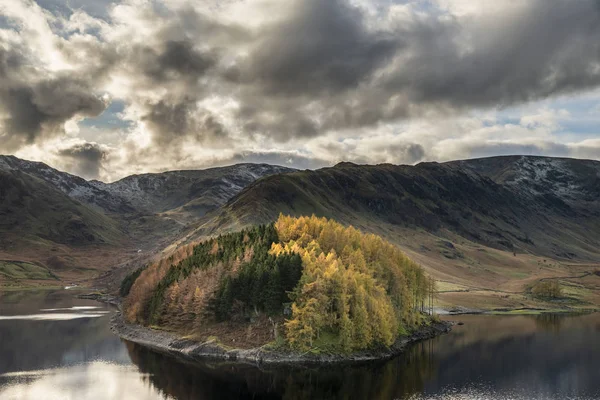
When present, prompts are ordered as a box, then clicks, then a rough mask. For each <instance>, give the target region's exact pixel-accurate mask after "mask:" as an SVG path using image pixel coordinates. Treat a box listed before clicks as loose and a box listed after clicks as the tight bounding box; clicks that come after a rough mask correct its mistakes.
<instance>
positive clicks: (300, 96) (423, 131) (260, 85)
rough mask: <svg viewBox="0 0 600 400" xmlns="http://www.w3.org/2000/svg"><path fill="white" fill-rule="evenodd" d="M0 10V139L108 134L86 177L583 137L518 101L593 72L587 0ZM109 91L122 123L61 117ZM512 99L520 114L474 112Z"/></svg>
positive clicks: (161, 2) (596, 73) (29, 141)
mask: <svg viewBox="0 0 600 400" xmlns="http://www.w3.org/2000/svg"><path fill="white" fill-rule="evenodd" d="M0 11H1V12H2V14H3V16H4V18H3V19H2V23H0V150H2V151H6V152H11V153H17V152H21V153H24V154H27V152H28V151H30V150H28V149H32V148H33V147H35V146H37V147H36V148H37V149H41V148H43V147H44V146H46V147H47V148H48V149H50V153H52V151H53V150H52V149H54V150H55V149H56V147H55V145H54V144H52V143H54V142H53V141H54V140H55V139H57V138H66V139H69V138H72V136H73V135H75V137H77V138H79V139H81V140H82V141H86V142H90V143H91V142H94V143H98V145H100V146H108V147H110V149H113V150H111V151H110V154H108V155H106V156H105V158H104V159H102V163H103V166H104V167H100V168H99V169H98V170H96V169H95V167H94V164H90V165H89V166H88V167H86V168H84V170H85V171H86V173H87V174H88V176H92V175H93V174H94V173H98V174H100V175H101V176H104V177H105V178H106V179H109V178H110V177H113V176H116V174H119V173H125V171H130V172H141V171H140V169H141V168H155V169H169V168H176V167H182V166H189V167H192V166H194V165H196V166H209V165H212V164H219V163H221V162H225V161H226V160H232V161H233V160H240V161H242V160H244V159H246V160H273V162H279V161H281V162H287V161H289V160H291V162H292V164H293V163H296V164H297V165H298V166H321V165H325V164H327V163H334V162H337V161H342V160H349V161H354V162H393V163H415V162H419V161H421V160H431V159H435V160H444V159H448V157H462V156H469V155H492V154H505V153H507V152H520V151H522V152H527V151H529V152H537V151H540V152H546V154H547V153H549V152H550V153H552V152H553V153H552V154H554V153H556V154H559V153H560V154H567V155H569V154H571V155H573V154H596V153H594V151H595V150H593V149H592V150H590V151H589V152H588V151H587V150H586V149H588V148H592V147H593V146H592V147H590V146H591V144H590V143H589V142H584V140H585V139H587V138H583V139H573V138H570V139H569V140H566V139H561V138H560V137H557V136H556V132H557V131H559V130H560V129H561V122H562V121H564V120H565V119H567V118H569V117H568V116H565V115H559V114H556V115H554V114H552V115H543V114H539V115H538V114H534V113H531V112H530V110H525V109H526V107H527V104H530V103H531V102H537V103H543V102H546V101H551V100H552V99H556V98H557V97H560V96H565V95H572V94H576V93H583V92H589V91H591V90H594V89H597V88H598V86H600V5H599V3H598V1H597V0H580V1H577V2H573V1H569V0H556V1H553V2H551V4H550V3H548V2H547V1H545V0H530V1H520V0H519V1H511V2H509V1H505V2H494V4H493V5H488V4H485V5H484V4H483V3H481V4H479V3H477V2H471V1H464V0H413V1H404V2H391V1H386V0H288V1H280V0H248V1H241V2H240V1H214V0H202V1H189V0H120V1H110V0H102V1H101V2H97V1H92V0H73V1H70V2H69V1H67V0H36V1H35V2H34V1H33V0H14V1H10V2H8V1H1V0H0ZM111 101H116V102H118V103H119V104H123V107H122V111H121V110H120V111H119V112H118V113H117V114H115V115H116V117H117V118H119V119H120V120H121V121H122V124H120V125H119V124H114V123H113V124H111V125H110V126H108V125H107V126H105V127H104V128H103V127H102V126H99V124H95V125H94V127H95V129H96V130H102V129H106V132H99V133H98V134H97V135H96V137H94V134H92V133H90V131H89V130H88V131H85V132H87V133H85V135H86V136H85V137H83V136H81V135H84V133H77V129H66V130H65V125H67V126H69V127H71V128H72V126H73V125H74V124H77V123H78V122H79V121H81V120H82V119H84V118H88V119H93V118H94V117H95V116H98V115H100V114H101V113H102V112H103V111H104V110H105V109H106V108H107V107H108V106H109V103H110V102H111ZM515 107H523V110H524V111H523V112H522V114H523V115H521V116H519V118H521V117H523V118H524V119H523V120H519V119H518V118H517V120H515V121H512V122H511V123H510V124H507V123H504V122H502V121H498V120H493V118H492V120H491V121H490V120H485V118H487V117H482V114H488V115H493V114H498V113H502V112H503V111H502V110H505V109H507V108H515ZM547 118H554V120H553V121H552V124H550V123H546V122H547ZM99 120H100V119H99ZM86 122H87V121H86ZM115 126H119V128H115ZM116 129H119V130H116ZM109 130H110V131H109ZM73 132H75V133H73ZM77 135H80V136H77ZM44 143H47V144H44ZM552 143H554V144H556V146H552V145H551V144H552ZM32 146H33V147H32ZM52 146H54V147H52ZM528 146H529V147H528ZM561 146H562V147H561ZM561 148H562V149H563V150H561ZM42 153H43V152H42ZM50 153H49V154H50ZM52 154H55V153H52ZM61 157H64V158H65V160H67V159H71V160H72V158H73V156H72V155H71V154H70V153H68V152H65V153H64V154H63V153H61ZM69 157H70V158H69ZM244 157H245V158H244ZM134 164H135V165H134ZM69 165H73V166H72V168H76V167H75V164H69ZM103 168H106V169H103ZM117 171H118V172H117Z"/></svg>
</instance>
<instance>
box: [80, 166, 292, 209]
mask: <svg viewBox="0 0 600 400" xmlns="http://www.w3.org/2000/svg"><path fill="white" fill-rule="evenodd" d="M290 171H292V170H291V169H289V168H284V167H279V166H273V165H267V164H237V165H232V166H229V167H220V168H211V169H206V170H189V171H170V172H164V173H159V174H143V175H133V176H129V177H126V178H124V179H121V180H119V181H117V182H114V183H109V184H107V183H103V182H98V181H92V182H90V184H92V185H94V186H95V187H96V188H98V189H99V190H103V191H106V192H109V193H111V194H112V195H114V196H118V197H120V198H122V199H124V200H125V201H127V202H128V203H129V204H131V205H132V206H133V207H135V208H136V209H137V210H140V211H145V212H151V213H157V212H165V211H169V210H175V209H179V208H180V207H183V208H184V209H185V211H191V212H194V213H195V214H203V213H204V212H205V211H207V210H209V209H212V208H216V207H219V206H221V205H223V204H225V203H226V202H227V201H228V200H229V199H230V198H232V197H233V196H235V195H236V194H237V193H239V192H240V191H241V190H242V189H243V188H245V187H246V186H248V185H249V184H250V183H252V182H254V181H255V180H257V179H259V178H262V177H263V176H268V175H273V174H278V173H284V172H290Z"/></svg>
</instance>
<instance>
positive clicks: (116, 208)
mask: <svg viewBox="0 0 600 400" xmlns="http://www.w3.org/2000/svg"><path fill="white" fill-rule="evenodd" d="M0 170H17V171H21V172H25V173H27V174H29V175H32V176H34V177H36V178H38V179H41V180H43V181H45V182H46V183H49V184H51V185H53V186H54V187H55V188H57V189H59V190H60V191H61V192H63V193H65V194H66V195H67V196H69V197H70V198H72V199H75V200H77V201H79V202H81V203H83V204H86V205H88V206H92V207H93V208H95V209H97V210H100V211H104V212H108V213H128V212H134V211H135V209H134V208H133V207H132V206H131V205H130V204H129V203H128V202H127V200H125V199H124V198H123V197H121V196H118V195H114V194H113V193H111V192H110V191H107V190H103V189H101V188H99V187H97V186H96V185H93V184H92V183H91V182H88V181H86V180H85V179H83V178H80V177H78V176H75V175H71V174H69V173H66V172H62V171H59V170H57V169H54V168H52V167H50V166H48V165H46V164H44V163H41V162H35V161H27V160H22V159H20V158H17V157H14V156H0Z"/></svg>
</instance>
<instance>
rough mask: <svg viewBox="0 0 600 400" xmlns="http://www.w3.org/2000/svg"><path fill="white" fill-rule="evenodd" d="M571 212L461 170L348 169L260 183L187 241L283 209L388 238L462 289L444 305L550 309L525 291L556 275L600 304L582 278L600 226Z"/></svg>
mask: <svg viewBox="0 0 600 400" xmlns="http://www.w3.org/2000/svg"><path fill="white" fill-rule="evenodd" d="M570 211H572V210H566V209H564V207H563V205H562V204H560V203H558V204H554V203H549V204H548V203H536V204H532V202H531V201H530V200H528V199H524V198H522V197H520V196H519V195H518V193H515V192H513V191H511V190H509V189H508V188H506V187H504V186H503V185H501V184H498V183H496V182H494V181H493V180H492V179H490V178H488V177H483V176H481V175H478V174H475V173H472V172H469V171H465V170H464V169H463V168H461V167H460V166H459V165H452V164H435V163H430V164H421V165H419V166H416V167H410V166H391V165H380V166H361V167H357V166H354V165H352V164H342V165H338V166H336V167H334V168H326V169H322V170H318V171H302V172H296V173H292V174H285V175H278V176H272V177H268V178H265V179H261V180H259V181H257V182H255V183H254V184H253V185H251V186H249V187H248V188H247V189H246V190H244V191H243V192H242V193H240V195H238V196H236V197H235V198H234V199H232V201H230V202H229V203H228V204H227V205H226V206H225V207H223V209H222V210H220V212H218V213H213V214H212V215H211V216H210V218H207V219H206V221H205V222H204V223H203V224H202V225H201V226H200V228H199V229H198V231H197V232H196V234H195V235H192V236H190V237H188V239H193V238H197V237H199V236H203V235H210V234H213V233H215V232H218V231H223V230H225V231H230V230H236V229H239V228H240V227H243V226H247V225H251V224H254V223H258V222H267V221H271V220H273V219H275V218H276V217H277V215H278V214H279V213H280V212H283V213H284V214H291V215H306V214H312V213H314V214H317V215H319V216H327V217H331V218H335V219H336V220H338V221H340V222H342V223H345V224H352V225H354V226H356V227H358V228H360V229H362V230H364V231H371V232H374V233H377V234H380V235H382V236H384V237H386V238H387V239H388V240H390V241H392V242H394V243H396V244H398V245H399V246H400V247H401V248H402V249H403V250H404V251H405V252H407V253H408V254H409V255H410V256H411V257H413V258H414V259H415V260H417V261H418V262H420V263H421V264H423V265H424V266H425V268H426V269H427V270H428V271H429V272H430V273H431V274H433V275H434V276H435V277H436V278H437V279H438V280H439V281H440V282H444V283H447V284H454V285H460V288H459V289H455V290H445V291H444V293H441V294H440V304H442V305H455V304H459V305H464V306H471V307H480V308H494V307H511V308H518V307H532V306H536V307H540V306H542V307H545V306H546V305H545V304H540V303H539V302H538V301H536V300H533V299H530V298H529V297H528V296H526V295H525V294H524V287H525V286H526V285H527V284H529V283H531V282H534V281H537V280H539V279H543V278H549V277H561V278H563V279H562V280H561V283H562V284H563V285H564V286H565V287H568V286H570V285H583V288H582V289H581V290H579V291H577V292H576V293H575V292H572V291H571V294H572V296H571V297H573V299H571V300H572V301H571V302H570V303H569V304H571V305H574V306H586V307H587V306H590V304H588V303H592V304H600V301H599V300H600V296H598V291H597V290H594V288H596V287H597V285H598V284H599V283H600V282H598V280H600V278H598V277H597V276H596V275H589V276H587V277H586V278H583V279H582V278H578V277H579V276H581V275H582V274H585V273H589V272H593V271H594V270H595V269H596V268H600V251H598V249H600V242H599V238H598V236H597V235H592V234H590V232H597V231H598V225H599V220H598V218H591V217H590V216H589V215H584V214H578V213H577V212H575V213H574V214H570ZM565 255H569V256H568V257H570V258H568V257H566V256H565ZM573 255H575V256H573ZM597 266H598V267H597ZM585 279H587V281H586V280H585ZM567 292H568V291H567ZM547 306H548V307H554V305H552V304H549V305H547Z"/></svg>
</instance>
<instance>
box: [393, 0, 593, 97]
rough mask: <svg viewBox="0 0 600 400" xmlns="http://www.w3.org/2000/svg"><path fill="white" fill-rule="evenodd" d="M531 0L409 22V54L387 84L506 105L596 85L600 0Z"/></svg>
mask: <svg viewBox="0 0 600 400" xmlns="http://www.w3.org/2000/svg"><path fill="white" fill-rule="evenodd" d="M507 4H509V3H507ZM525 4H527V6H526V7H519V8H517V7H516V6H517V3H515V5H514V6H513V8H514V9H517V10H518V12H510V9H511V7H510V6H507V10H509V11H508V12H506V13H505V14H504V15H500V16H494V17H493V18H490V17H487V18H485V19H482V20H475V21H474V20H460V19H457V20H450V21H447V22H443V23H442V22H440V21H439V19H437V18H434V17H430V18H428V19H427V20H425V21H423V22H422V23H421V24H418V25H415V27H414V29H413V28H412V27H411V28H410V29H409V30H408V31H405V32H404V37H405V38H406V39H407V42H408V43H410V46H409V48H408V49H407V51H406V52H405V53H404V54H403V55H404V56H405V57H404V58H402V59H401V60H398V61H397V63H396V66H395V68H393V69H392V71H391V72H390V73H389V75H388V77H387V79H386V80H384V81H383V83H384V84H385V86H386V87H388V88H389V89H390V90H391V91H398V92H404V93H408V94H409V96H410V98H411V100H412V101H414V102H417V103H425V104H430V103H434V104H435V103H436V102H445V103H448V104H450V105H452V106H455V107H481V106H508V105H512V104H517V103H521V102H526V101H530V100H535V99H541V98H545V97H548V96H551V95H553V94H559V93H568V92H573V91H578V90H583V89H589V88H592V87H596V86H598V85H599V84H600V69H599V68H598V65H599V64H598V63H599V62H600V2H599V1H598V0H581V1H568V0H554V1H546V0H532V1H529V2H527V3H525ZM461 35H468V40H469V45H468V48H465V47H464V44H461V40H460V38H461ZM462 37H464V36H462Z"/></svg>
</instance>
